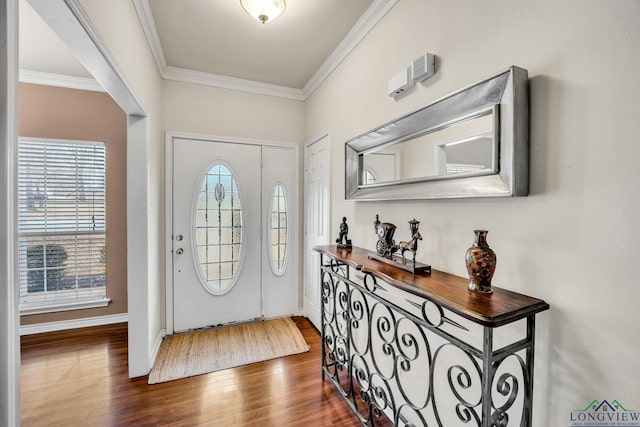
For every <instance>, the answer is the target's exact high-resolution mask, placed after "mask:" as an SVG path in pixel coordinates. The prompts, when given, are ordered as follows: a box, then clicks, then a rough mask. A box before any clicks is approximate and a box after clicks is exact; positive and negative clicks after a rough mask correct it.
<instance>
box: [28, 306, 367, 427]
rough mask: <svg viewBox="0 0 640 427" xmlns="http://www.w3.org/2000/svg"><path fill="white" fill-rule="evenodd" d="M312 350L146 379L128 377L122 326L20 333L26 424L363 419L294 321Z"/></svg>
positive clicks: (307, 328) (314, 335) (315, 339)
mask: <svg viewBox="0 0 640 427" xmlns="http://www.w3.org/2000/svg"><path fill="white" fill-rule="evenodd" d="M294 320H295V322H296V325H297V326H298V328H299V329H300V330H301V331H302V334H303V335H304V337H305V339H306V341H307V343H308V344H309V345H310V347H311V350H310V351H309V352H307V353H302V354H298V355H294V356H288V357H284V358H280V359H276V360H271V361H267V362H260V363H256V364H253V365H248V366H242V367H239V368H234V369H228V370H225V371H220V372H215V373H211V374H207V375H200V376H198V377H192V378H187V379H183V380H178V381H171V382H167V383H162V384H155V385H147V378H146V377H141V378H136V379H133V380H131V379H129V378H128V376H127V372H128V368H127V325H126V324H117V325H110V326H98V327H93V328H86V329H77V330H74V331H65V332H51V333H46V334H38V335H30V336H25V337H22V368H21V371H20V386H21V393H20V399H21V401H20V404H21V412H22V414H21V415H22V416H21V420H22V425H23V426H92V427H93V426H159V425H162V426H201V425H208V426H341V427H349V426H359V425H361V424H360V423H359V422H358V420H357V418H356V417H355V416H354V415H353V414H352V412H351V409H350V408H349V407H348V406H347V404H346V403H345V402H344V401H343V400H342V398H341V397H340V396H339V394H338V393H337V392H336V391H335V389H334V388H333V385H332V384H331V383H329V382H322V380H321V376H320V336H319V334H318V332H317V331H316V330H315V329H314V328H313V326H312V325H311V323H310V322H309V321H308V320H307V319H305V318H302V317H297V318H294Z"/></svg>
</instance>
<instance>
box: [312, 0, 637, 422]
mask: <svg viewBox="0 0 640 427" xmlns="http://www.w3.org/2000/svg"><path fill="white" fill-rule="evenodd" d="M639 23H640V3H639V2H637V1H635V0H618V1H615V2H604V1H596V0H566V1H562V2H557V1H553V0H540V1H526V2H524V1H518V2H510V1H504V0H487V1H483V2H469V1H462V0H453V1H446V2H443V1H435V0H402V1H401V2H398V4H397V5H396V6H395V7H394V8H393V9H392V10H391V11H390V12H389V13H388V14H387V16H386V17H385V18H384V19H383V20H382V21H381V22H380V23H379V24H378V26H377V27H376V28H375V29H374V30H373V31H372V32H371V33H370V34H369V35H368V36H367V38H366V39H365V40H364V41H362V42H361V43H360V44H359V46H358V47H357V48H356V49H355V50H354V51H353V52H352V53H351V55H350V56H349V57H348V58H347V59H346V60H345V61H344V62H343V63H342V64H341V65H340V67H339V68H338V69H337V70H336V71H334V73H333V74H332V76H331V77H330V78H329V79H328V80H327V81H325V83H324V84H323V85H322V86H321V87H320V88H319V89H318V90H317V91H316V92H315V93H314V94H313V95H312V97H311V98H310V99H309V100H307V103H306V109H307V110H306V135H307V139H310V138H311V136H313V135H317V134H318V133H320V132H321V131H325V130H329V131H330V132H331V136H332V138H331V140H332V143H333V145H334V146H333V147H332V149H331V153H332V159H331V160H332V164H331V170H332V173H331V175H332V184H331V192H332V200H331V206H332V215H331V218H332V219H331V223H332V227H333V234H334V235H337V231H338V225H339V223H340V218H341V217H342V216H347V218H348V219H349V224H350V233H349V236H350V237H351V238H352V240H353V242H354V244H356V245H358V246H363V247H367V248H370V249H373V248H374V247H375V236H374V234H373V231H372V227H371V224H372V222H373V220H374V219H375V214H376V213H379V214H380V219H381V220H382V221H390V222H393V223H395V224H397V225H399V232H400V235H397V236H396V237H397V238H398V239H403V238H405V237H408V235H405V234H403V233H402V231H403V230H405V228H406V222H407V221H408V220H410V219H411V218H413V217H416V219H418V220H421V221H422V223H421V226H420V227H421V231H422V235H423V236H424V241H423V242H421V247H420V250H419V252H418V259H419V260H421V261H425V262H428V263H430V264H431V265H433V266H434V268H436V269H440V270H444V271H447V272H451V273H454V274H458V275H460V276H465V275H466V272H465V267H464V253H465V250H466V249H467V247H469V246H470V244H471V243H472V240H473V232H472V230H473V229H475V228H485V229H488V230H490V232H489V235H488V241H489V244H490V245H491V246H492V248H493V249H494V250H495V251H496V253H497V255H498V265H497V270H496V275H495V277H494V285H496V286H499V287H503V288H506V289H510V290H513V291H517V292H521V293H525V294H529V295H532V296H535V297H538V298H542V299H544V300H546V301H547V302H548V303H549V304H550V305H551V310H550V311H549V312H546V313H543V314H541V315H539V316H538V329H537V343H536V346H537V347H536V378H535V396H534V425H535V426H543V425H544V426H560V425H563V424H566V423H567V420H568V419H569V412H570V411H571V410H574V409H577V408H583V407H585V406H586V405H587V404H588V403H589V402H591V401H592V400H593V399H598V400H603V399H610V400H613V399H617V400H618V401H620V402H621V403H622V404H626V405H628V407H632V408H636V407H640V388H639V387H638V386H637V379H638V378H640V358H638V356H637V353H638V350H639V347H638V340H637V337H638V333H637V332H636V329H635V327H636V326H635V325H636V324H637V323H638V321H640V314H639V312H638V309H637V306H638V301H639V300H640V299H639V297H638V279H637V271H636V270H637V267H636V263H635V254H636V253H637V251H638V248H639V247H640V244H639V243H638V242H640V225H638V221H637V220H636V217H637V215H638V214H637V212H638V208H639V207H640V198H639V197H638V192H639V191H640V173H639V172H638V167H637V162H638V159H640V144H639V143H638V135H640V120H638V117H640V102H639V101H638V100H639V99H640V79H639V78H638V70H639V69H640V50H639V49H638V40H640V25H639ZM424 52H430V53H434V54H436V55H437V57H438V59H437V62H436V70H437V74H436V76H435V77H433V78H432V79H430V80H427V81H426V82H425V83H424V84H418V85H417V88H416V89H415V90H414V91H413V92H412V93H410V94H409V95H407V96H405V97H404V98H401V99H398V100H393V99H392V98H389V97H388V96H387V95H386V88H387V81H388V79H389V78H390V77H391V76H393V75H394V74H395V73H397V72H398V71H399V70H401V69H402V68H403V67H406V66H407V65H408V64H409V63H410V61H411V60H413V59H414V58H417V57H418V56H419V55H420V54H422V53H424ZM512 64H514V65H518V66H520V67H523V68H526V69H528V70H529V77H530V93H531V96H530V99H531V181H530V182H531V187H530V188H531V194H530V196H529V197H526V198H514V199H492V200H472V199H469V200H452V201H445V200H442V201H416V202H386V203H385V202H352V201H345V200H344V172H343V168H344V149H343V143H344V142H345V141H347V140H348V139H350V138H352V137H354V136H356V135H358V134H360V133H362V132H365V131H367V130H369V129H372V128H374V127H376V126H378V125H380V124H382V123H385V122H388V121H389V120H391V119H393V118H395V117H398V116H400V115H403V114H406V113H409V112H411V111H413V110H415V109H417V108H419V107H422V106H424V105H426V104H428V103H429V102H431V101H433V100H436V99H438V98H440V97H442V96H444V95H446V94H448V93H450V92H453V91H455V90H457V89H459V88H461V87H463V86H466V85H468V84H471V83H474V82H476V81H478V80H480V79H481V78H484V77H487V76H489V75H492V74H494V73H496V72H498V71H501V70H503V69H505V68H506V67H507V66H509V65H512Z"/></svg>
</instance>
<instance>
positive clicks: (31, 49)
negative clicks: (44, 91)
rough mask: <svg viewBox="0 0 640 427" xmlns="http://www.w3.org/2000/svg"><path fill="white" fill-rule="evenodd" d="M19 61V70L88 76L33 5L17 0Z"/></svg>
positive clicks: (23, 0)
mask: <svg viewBox="0 0 640 427" xmlns="http://www.w3.org/2000/svg"><path fill="white" fill-rule="evenodd" d="M19 8H20V22H19V31H20V35H19V40H18V43H19V46H20V49H19V64H20V69H21V70H29V71H37V72H41V73H50V74H58V75H63V76H71V77H91V74H89V71H87V69H86V68H84V66H83V65H82V64H81V63H80V61H78V60H77V59H76V57H75V55H74V54H73V53H72V52H71V51H70V50H69V48H67V46H66V45H65V44H64V43H62V41H61V40H60V39H59V38H58V36H57V35H56V34H55V33H54V32H53V31H52V30H51V28H49V26H48V25H47V24H46V23H45V22H44V21H43V20H42V18H41V17H40V15H38V14H37V13H36V12H35V11H34V10H33V8H32V7H31V6H30V5H29V3H27V2H26V0H20V2H19Z"/></svg>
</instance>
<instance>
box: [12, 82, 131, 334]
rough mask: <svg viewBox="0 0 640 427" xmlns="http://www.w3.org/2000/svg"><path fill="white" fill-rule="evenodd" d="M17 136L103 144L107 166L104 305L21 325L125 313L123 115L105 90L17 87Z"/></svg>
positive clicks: (35, 317) (33, 319)
mask: <svg viewBox="0 0 640 427" xmlns="http://www.w3.org/2000/svg"><path fill="white" fill-rule="evenodd" d="M18 119H19V134H20V136H28V137H37V138H56V139H72V140H87V141H104V143H105V147H106V162H107V171H106V175H107V182H106V188H107V193H106V201H107V212H106V215H107V260H108V262H107V296H108V297H109V298H111V303H110V304H109V306H107V307H101V308H93V309H86V310H72V311H65V312H58V313H47V314H34V315H28V316H22V317H21V319H20V321H21V324H22V325H31V324H35V323H45V322H55V321H61V320H69V319H79V318H85V317H94V316H104V315H110V314H119V313H126V312H127V280H126V279H127V240H126V239H127V223H126V213H127V200H126V196H127V194H126V179H127V176H126V161H127V160H126V138H127V118H126V115H125V114H124V112H123V111H122V110H121V109H120V107H118V105H117V104H116V103H115V102H114V101H113V100H112V99H111V97H110V96H109V95H108V94H106V93H103V92H91V91H85V90H76V89H66V88H58V87H52V86H42V85H35V84H27V83H20V86H19V111H18Z"/></svg>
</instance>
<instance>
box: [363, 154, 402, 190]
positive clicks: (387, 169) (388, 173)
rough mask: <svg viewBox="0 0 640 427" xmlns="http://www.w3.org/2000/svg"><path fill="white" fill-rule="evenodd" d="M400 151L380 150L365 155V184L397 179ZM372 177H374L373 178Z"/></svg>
mask: <svg viewBox="0 0 640 427" xmlns="http://www.w3.org/2000/svg"><path fill="white" fill-rule="evenodd" d="M397 163H398V153H397V151H393V150H384V151H378V152H376V153H369V154H367V155H365V156H364V167H363V169H364V177H363V178H364V182H363V184H364V185H367V184H375V183H378V184H379V183H381V182H391V181H395V180H396V179H397V177H398V175H397V173H398V172H397V167H396V165H397ZM370 177H371V178H372V179H373V180H371V179H370Z"/></svg>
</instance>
